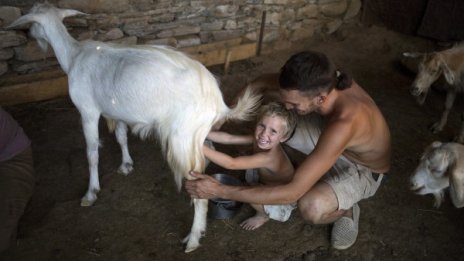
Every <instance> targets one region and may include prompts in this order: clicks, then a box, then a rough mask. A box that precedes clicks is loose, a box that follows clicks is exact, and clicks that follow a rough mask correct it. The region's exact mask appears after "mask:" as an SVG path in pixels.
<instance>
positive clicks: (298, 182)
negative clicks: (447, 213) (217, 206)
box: [185, 51, 391, 249]
mask: <svg viewBox="0 0 464 261" xmlns="http://www.w3.org/2000/svg"><path fill="white" fill-rule="evenodd" d="M279 84H280V88H279V93H280V99H281V101H282V102H283V103H284V104H285V105H286V108H287V109H293V110H295V111H296V112H297V113H298V114H299V115H302V116H303V119H302V120H300V121H299V122H298V124H297V128H296V131H295V134H294V135H293V137H292V138H290V140H289V141H288V142H287V144H288V145H289V146H291V147H293V148H295V149H297V150H300V151H302V152H304V153H306V154H307V155H308V156H307V157H306V158H305V160H304V161H303V162H302V163H301V164H300V165H299V166H298V168H297V170H296V172H295V175H294V178H293V179H292V181H291V182H289V183H287V184H283V185H276V186H252V187H247V186H240V187H236V186H225V185H221V184H219V183H218V182H217V181H216V180H215V179H213V178H211V177H210V176H207V175H203V174H200V173H194V172H191V175H192V176H194V177H195V178H197V179H196V180H194V181H187V182H186V185H185V187H186V189H187V191H188V192H189V193H190V195H191V197H193V198H214V197H220V198H227V199H232V200H236V201H241V202H247V203H254V204H288V203H291V202H295V201H298V208H299V209H300V212H301V214H302V217H303V218H304V219H305V220H307V221H310V222H312V223H314V224H329V223H333V222H334V226H333V229H332V235H331V244H332V246H333V247H334V248H336V249H346V248H349V247H350V246H352V245H353V244H354V243H355V242H356V238H357V235H358V220H359V214H360V209H359V206H358V204H357V202H359V201H360V200H362V199H365V198H369V197H371V196H373V195H374V194H375V192H376V191H377V189H378V187H379V186H380V182H381V180H382V178H383V174H384V173H386V172H388V171H389V169H390V157H391V143H390V131H389V128H388V126H387V123H386V121H385V119H384V117H383V116H382V113H381V112H380V110H379V108H378V107H377V105H376V104H375V102H374V101H373V100H372V98H371V97H370V96H369V95H368V94H367V93H366V92H365V91H364V90H363V89H362V88H361V87H360V86H359V85H358V84H356V83H355V82H354V81H353V80H352V79H351V78H350V77H349V76H348V75H347V74H346V73H343V72H340V71H338V70H337V69H336V68H335V66H334V64H333V63H332V62H331V61H330V60H329V59H328V58H327V57H326V56H325V55H324V54H322V53H318V52H312V51H308V52H302V53H298V54H295V55H294V56H292V57H291V58H290V59H289V60H288V61H287V62H286V64H285V65H284V66H283V67H282V69H281V73H280V76H279ZM311 112H315V113H316V114H315V115H314V113H311ZM318 115H319V116H321V117H315V116H318Z"/></svg>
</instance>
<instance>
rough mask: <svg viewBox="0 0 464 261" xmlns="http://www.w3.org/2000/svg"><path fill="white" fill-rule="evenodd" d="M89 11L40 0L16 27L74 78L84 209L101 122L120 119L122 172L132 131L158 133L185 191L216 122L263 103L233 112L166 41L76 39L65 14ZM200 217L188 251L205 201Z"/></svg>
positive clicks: (204, 75)
mask: <svg viewBox="0 0 464 261" xmlns="http://www.w3.org/2000/svg"><path fill="white" fill-rule="evenodd" d="M79 14H83V13H81V12H79V11H76V10H71V9H58V8H56V7H54V6H52V5H50V4H47V3H45V4H35V5H34V6H33V8H32V9H31V11H30V13H29V14H27V15H24V16H21V17H20V18H18V19H17V20H16V21H14V22H13V23H12V24H11V25H10V26H9V27H10V28H12V27H16V26H19V25H23V24H28V23H31V24H32V25H31V28H30V33H31V35H32V36H33V37H34V38H36V39H37V41H38V43H39V45H40V46H41V47H43V48H46V47H47V45H48V44H50V45H51V46H52V47H53V49H54V51H55V54H56V57H57V59H58V62H59V63H60V65H61V68H62V69H63V71H64V72H66V74H67V75H68V84H69V95H70V97H71V99H72V101H73V103H74V105H75V106H76V107H77V109H78V110H79V112H80V114H81V118H82V126H83V129H84V136H85V141H86V145H87V158H88V162H89V171H90V179H89V186H88V190H87V193H86V194H85V195H84V197H83V198H82V199H81V205H82V206H90V205H92V204H93V203H94V202H95V200H97V193H98V191H99V190H100V182H99V178H98V146H99V138H98V136H99V135H98V121H99V119H100V117H101V116H104V117H105V118H109V119H111V120H114V121H116V125H115V126H116V127H115V128H116V130H115V131H116V138H117V140H118V142H119V144H120V146H121V150H122V164H121V167H120V171H121V172H123V173H124V174H128V173H129V172H131V171H132V159H131V157H130V155H129V151H128V148H127V128H128V126H130V128H131V129H132V132H133V133H136V134H138V135H139V136H141V137H142V138H145V137H147V136H148V135H150V134H152V133H154V134H156V135H157V137H158V138H159V140H160V144H161V147H162V150H163V152H164V154H165V157H166V159H167V161H168V163H169V166H170V167H171V170H172V171H173V173H174V178H175V181H176V183H177V185H178V188H179V189H180V188H181V187H182V180H183V178H187V179H191V178H192V177H191V176H190V175H188V173H189V171H191V170H195V171H200V172H203V171H204V169H205V165H206V164H205V157H204V155H203V150H202V147H203V142H204V141H205V138H206V135H207V134H208V132H209V131H210V130H211V127H212V126H213V125H214V124H215V123H217V122H218V121H223V120H224V119H245V118H247V116H249V115H250V113H251V112H252V111H253V110H254V108H255V107H256V106H257V105H258V101H259V97H258V96H256V95H253V94H252V93H251V92H246V95H245V96H244V97H242V99H240V101H239V102H238V103H237V106H236V107H235V108H233V109H230V108H229V107H227V106H226V104H225V103H224V100H223V97H222V93H221V90H220V89H219V86H218V83H217V80H216V79H215V77H214V76H213V75H212V74H211V73H210V72H209V71H208V70H207V69H206V68H205V67H204V66H203V65H202V64H201V63H199V62H198V61H195V60H192V59H191V58H189V57H188V56H186V55H185V54H183V53H181V52H178V51H176V50H174V49H172V48H168V47H163V46H154V45H152V46H148V45H145V46H142V45H133V46H125V45H113V44H106V43H103V42H97V41H82V42H79V41H76V40H75V39H74V38H72V37H71V36H70V35H69V33H68V32H67V30H66V28H65V26H64V25H63V23H62V20H63V18H65V17H68V16H73V15H79ZM193 204H194V208H195V214H194V219H193V225H192V228H191V231H190V234H189V235H188V236H187V237H186V238H185V239H184V242H185V243H187V246H186V250H185V251H186V252H190V251H193V250H195V249H196V248H197V247H198V246H199V240H200V237H201V236H202V234H203V233H204V232H205V229H206V212H207V206H208V201H207V200H206V199H194V200H193Z"/></svg>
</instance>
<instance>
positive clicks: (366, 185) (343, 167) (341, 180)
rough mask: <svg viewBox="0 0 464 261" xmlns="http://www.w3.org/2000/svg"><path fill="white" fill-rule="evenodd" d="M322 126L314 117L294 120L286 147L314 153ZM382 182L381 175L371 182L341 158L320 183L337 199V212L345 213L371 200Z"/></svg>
mask: <svg viewBox="0 0 464 261" xmlns="http://www.w3.org/2000/svg"><path fill="white" fill-rule="evenodd" d="M324 126H325V123H324V121H323V118H322V117H321V116H320V115H318V114H314V113H313V114H310V115H305V116H302V117H300V118H299V120H298V123H297V127H296V129H295V132H294V133H293V136H292V137H291V138H290V139H289V140H288V141H287V142H286V144H287V145H288V146H290V147H292V148H294V149H296V150H298V151H300V152H302V153H305V154H309V153H311V151H313V150H314V147H315V146H316V143H317V141H318V139H319V136H320V134H321V131H322V129H323V128H324ZM382 178H383V175H382V174H379V175H378V178H374V177H373V176H372V172H371V170H369V169H368V168H366V167H364V166H361V165H358V164H355V163H353V162H351V161H350V160H348V159H347V158H346V157H344V156H341V157H340V158H339V159H338V160H337V162H335V165H334V166H332V168H331V169H330V170H329V172H328V173H326V174H325V175H324V176H323V177H322V178H321V181H323V182H325V183H327V184H329V185H330V187H331V188H332V190H333V191H334V193H335V195H336V196H337V199H338V209H349V208H351V207H352V206H353V204H355V203H356V202H358V201H360V200H361V199H365V198H369V197H371V196H373V195H374V194H375V192H376V191H377V189H378V188H379V186H380V183H381V181H382Z"/></svg>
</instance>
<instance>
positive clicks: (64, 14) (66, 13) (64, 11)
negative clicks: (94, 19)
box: [60, 9, 87, 19]
mask: <svg viewBox="0 0 464 261" xmlns="http://www.w3.org/2000/svg"><path fill="white" fill-rule="evenodd" d="M75 15H87V14H86V13H83V12H80V11H77V10H73V9H61V10H60V17H61V19H64V18H65V17H69V16H75Z"/></svg>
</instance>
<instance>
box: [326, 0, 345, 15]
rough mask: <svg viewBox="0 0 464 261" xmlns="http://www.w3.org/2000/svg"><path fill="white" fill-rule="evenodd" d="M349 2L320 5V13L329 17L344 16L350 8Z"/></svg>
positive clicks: (343, 0)
mask: <svg viewBox="0 0 464 261" xmlns="http://www.w3.org/2000/svg"><path fill="white" fill-rule="evenodd" d="M346 1H347V0H342V1H339V2H334V3H330V4H323V5H320V11H321V13H322V14H324V15H326V16H329V17H336V16H340V15H342V14H344V13H345V12H346V10H347V8H348V3H347V2H346Z"/></svg>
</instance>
